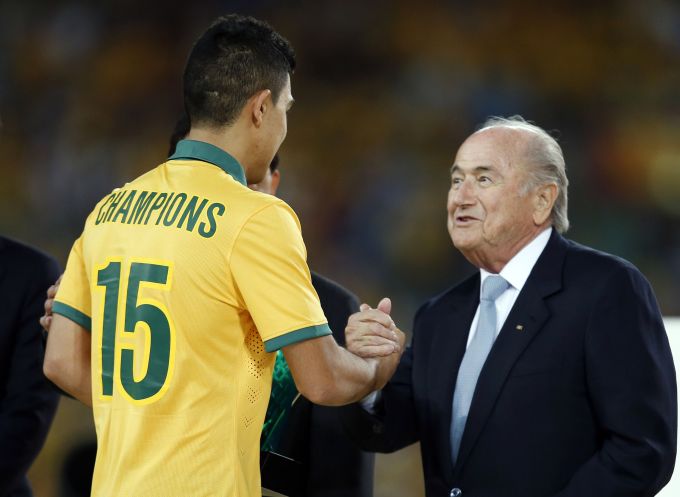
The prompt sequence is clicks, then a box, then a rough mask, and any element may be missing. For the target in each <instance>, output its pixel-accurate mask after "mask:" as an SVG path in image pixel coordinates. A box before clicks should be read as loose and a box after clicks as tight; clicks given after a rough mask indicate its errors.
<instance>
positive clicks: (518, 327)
mask: <svg viewBox="0 0 680 497" xmlns="http://www.w3.org/2000/svg"><path fill="white" fill-rule="evenodd" d="M515 329H516V330H517V331H524V326H522V325H521V324H518V325H517V326H515Z"/></svg>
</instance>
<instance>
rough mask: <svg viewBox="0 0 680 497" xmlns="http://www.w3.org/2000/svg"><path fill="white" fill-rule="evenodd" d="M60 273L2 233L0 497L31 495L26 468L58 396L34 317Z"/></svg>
mask: <svg viewBox="0 0 680 497" xmlns="http://www.w3.org/2000/svg"><path fill="white" fill-rule="evenodd" d="M58 277H59V267H58V266H57V263H56V262H55V261H54V260H52V259H51V258H50V257H48V256H46V255H45V254H43V253H41V252H38V251H37V250H35V249H32V248H30V247H27V246H26V245H22V244H20V243H17V242H15V241H12V240H9V239H7V238H3V237H0V299H1V301H2V304H1V305H0V307H1V308H2V312H0V496H1V497H7V496H12V497H19V496H21V497H24V496H30V495H32V494H31V489H30V487H29V485H28V480H27V479H26V471H27V470H28V468H29V467H30V466H31V463H32V462H33V459H35V457H36V456H37V455H38V452H40V448H41V447H42V445H43V443H44V441H45V437H46V436H47V431H48V429H49V427H50V424H51V423H52V418H53V416H54V412H55V410H56V408H57V402H58V399H59V395H58V393H57V391H56V390H55V389H54V387H52V385H51V384H50V383H49V382H48V381H47V380H46V379H45V377H44V376H43V372H42V363H43V357H44V346H43V341H42V330H41V327H40V324H39V323H38V319H39V318H40V316H42V314H43V302H44V301H45V291H46V290H47V288H48V287H49V286H50V285H51V284H53V283H54V281H55V280H56V279H57V278H58Z"/></svg>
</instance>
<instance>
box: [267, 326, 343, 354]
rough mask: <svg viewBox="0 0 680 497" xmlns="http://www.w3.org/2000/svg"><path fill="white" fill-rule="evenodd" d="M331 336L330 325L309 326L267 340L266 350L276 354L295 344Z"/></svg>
mask: <svg viewBox="0 0 680 497" xmlns="http://www.w3.org/2000/svg"><path fill="white" fill-rule="evenodd" d="M330 334H331V329H330V328H329V327H328V323H324V324H319V325H317V326H307V327H306V328H300V329H299V330H295V331H290V332H288V333H285V334H283V335H281V336H278V337H276V338H272V339H270V340H267V341H266V342H264V350H266V351H267V352H275V351H277V350H279V349H282V348H283V347H287V346H288V345H292V344H294V343H298V342H304V341H305V340H309V339H310V338H317V337H322V336H326V335H330Z"/></svg>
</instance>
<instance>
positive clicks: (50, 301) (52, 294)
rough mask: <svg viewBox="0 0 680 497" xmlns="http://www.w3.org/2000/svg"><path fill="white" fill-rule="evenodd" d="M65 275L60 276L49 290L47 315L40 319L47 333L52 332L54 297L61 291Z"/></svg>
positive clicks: (46, 307)
mask: <svg viewBox="0 0 680 497" xmlns="http://www.w3.org/2000/svg"><path fill="white" fill-rule="evenodd" d="M63 276H64V275H63V274H62V275H61V276H59V279H58V280H57V281H56V282H55V283H54V285H52V286H51V287H49V288H48V289H47V299H45V314H43V315H42V317H41V318H40V326H42V327H43V329H44V330H45V331H50V325H51V324H52V304H53V303H54V297H55V296H56V295H57V290H59V285H60V284H61V278H62V277H63Z"/></svg>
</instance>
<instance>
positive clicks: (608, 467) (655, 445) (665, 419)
mask: <svg viewBox="0 0 680 497" xmlns="http://www.w3.org/2000/svg"><path fill="white" fill-rule="evenodd" d="M585 351H586V375H587V388H588V396H589V398H590V401H591V403H592V405H593V409H594V412H595V416H596V418H597V419H596V422H597V423H598V425H599V426H600V427H601V430H602V432H603V433H604V440H603V442H602V447H601V449H600V450H599V451H598V452H597V453H596V454H595V455H594V456H592V457H591V458H590V459H589V460H588V461H587V462H586V463H585V464H584V465H583V466H582V467H581V468H580V469H579V470H578V471H577V472H576V473H575V474H574V476H573V478H572V479H571V481H570V482H569V484H568V485H567V487H566V488H565V489H563V491H561V492H559V493H558V494H557V496H556V497H583V496H584V495H597V496H598V497H609V496H612V497H613V496H617V497H634V496H635V497H642V496H652V495H655V494H656V493H657V492H658V491H659V490H660V489H661V488H662V487H663V486H664V485H665V484H666V483H667V482H668V481H669V479H670V477H671V473H672V471H673V465H674V462H675V453H676V443H677V442H676V441H677V398H676V392H677V387H676V384H675V370H674V367H673V359H672V356H671V351H670V346H669V343H668V337H667V336H666V332H665V330H664V326H663V322H662V320H661V314H660V312H659V308H658V306H657V303H656V299H655V297H654V294H653V293H652V290H651V288H650V286H649V283H648V282H647V281H646V280H645V279H644V277H643V276H642V275H641V274H640V273H639V272H638V271H637V270H635V269H634V268H631V267H624V268H622V269H621V270H619V271H617V272H616V274H614V275H613V276H612V277H611V278H610V280H609V282H608V283H607V284H606V285H604V289H603V291H602V293H601V295H600V297H599V302H597V304H596V305H595V306H594V310H593V312H592V315H591V316H590V318H589V324H588V329H587V333H586V343H585Z"/></svg>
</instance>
